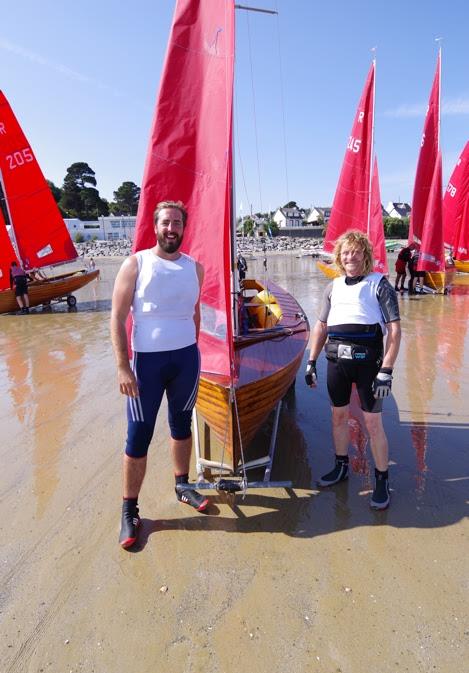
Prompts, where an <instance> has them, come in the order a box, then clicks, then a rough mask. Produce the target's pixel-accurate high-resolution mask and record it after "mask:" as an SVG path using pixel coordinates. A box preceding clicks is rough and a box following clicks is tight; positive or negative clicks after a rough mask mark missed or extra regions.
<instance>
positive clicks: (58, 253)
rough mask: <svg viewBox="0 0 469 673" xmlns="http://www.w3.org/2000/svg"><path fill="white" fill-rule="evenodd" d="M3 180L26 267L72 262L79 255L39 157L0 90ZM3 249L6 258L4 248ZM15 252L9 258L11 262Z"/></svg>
mask: <svg viewBox="0 0 469 673" xmlns="http://www.w3.org/2000/svg"><path fill="white" fill-rule="evenodd" d="M0 182H1V187H2V191H3V195H4V197H5V203H6V207H5V215H6V216H7V218H8V219H9V221H10V222H9V223H10V224H11V225H12V227H13V230H14V234H15V242H16V245H17V248H18V254H19V256H20V258H21V261H22V264H23V266H24V268H25V269H31V268H34V267H43V266H50V265H52V264H60V263H62V262H68V261H71V260H73V259H75V258H76V257H77V252H76V250H75V247H74V245H73V243H72V240H71V238H70V235H69V233H68V230H67V227H66V226H65V223H64V221H63V218H62V216H61V214H60V211H59V209H58V207H57V204H56V202H55V201H54V197H53V196H52V193H51V191H50V189H49V186H48V184H47V182H46V180H45V178H44V175H43V174H42V171H41V169H40V167H39V164H38V163H37V161H36V157H35V156H34V153H33V151H32V149H31V147H30V145H29V143H28V141H27V139H26V137H25V135H24V133H23V131H22V130H21V127H20V125H19V123H18V121H17V119H16V117H15V115H14V114H13V111H12V109H11V107H10V105H9V103H8V101H7V99H6V98H5V96H4V94H3V93H2V92H1V91H0ZM1 250H2V252H1V253H0V255H1V257H2V260H3V257H4V250H3V247H2V249H1ZM10 257H11V255H9V259H8V260H6V262H7V263H8V266H9V265H10V264H11V261H12V260H11V259H10ZM2 269H3V261H2Z"/></svg>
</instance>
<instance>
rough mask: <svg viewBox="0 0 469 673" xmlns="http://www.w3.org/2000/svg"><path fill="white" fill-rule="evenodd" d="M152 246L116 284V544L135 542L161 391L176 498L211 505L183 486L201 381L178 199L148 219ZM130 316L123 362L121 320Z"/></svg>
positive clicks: (192, 265)
mask: <svg viewBox="0 0 469 673" xmlns="http://www.w3.org/2000/svg"><path fill="white" fill-rule="evenodd" d="M154 223H155V233H156V245H155V246H154V247H153V248H151V249H148V250H140V251H139V252H137V253H136V254H134V255H131V256H130V257H128V258H127V259H126V260H125V261H124V263H123V264H122V266H121V268H120V270H119V272H118V274H117V277H116V281H115V285H114V292H113V297H112V312H111V336H112V343H113V347H114V353H115V356H116V360H117V376H118V381H119V388H120V391H121V393H122V394H124V395H127V421H128V425H127V444H126V448H125V455H124V463H123V477H124V478H123V485H124V492H123V505H122V522H121V532H120V536H119V544H120V545H121V546H122V547H123V548H124V549H127V548H128V547H131V546H132V545H133V544H134V543H135V542H136V540H137V531H138V526H139V524H140V517H139V514H138V512H139V510H138V497H139V493H140V488H141V486H142V483H143V479H144V476H145V471H146V464H147V452H148V447H149V445H150V442H151V439H152V436H153V432H154V428H155V422H156V417H157V414H158V410H159V407H160V404H161V400H162V398H163V394H164V393H165V392H166V396H167V399H168V422H169V427H170V433H171V441H170V444H171V453H172V457H173V466H174V476H175V481H176V496H177V499H178V500H179V501H180V502H183V503H186V504H188V505H191V506H192V507H194V508H195V509H196V510H197V511H199V512H202V511H204V510H205V509H206V508H207V506H208V504H209V501H208V499H207V498H205V497H203V496H202V495H200V494H199V493H197V491H194V490H192V489H190V488H184V486H185V484H187V483H188V481H189V463H190V458H191V452H192V434H191V421H192V409H193V407H194V405H195V400H196V397H197V390H198V385H199V376H200V355H199V349H198V347H197V340H198V336H199V328H200V289H201V287H202V282H203V269H202V266H201V265H200V264H199V263H198V262H196V261H195V260H194V259H192V257H189V256H188V255H185V254H183V253H181V252H179V248H180V246H181V244H182V240H183V237H184V230H185V227H186V226H187V211H186V209H185V207H184V205H183V204H182V203H181V202H180V201H162V202H161V203H159V204H158V205H157V207H156V210H155V213H154ZM130 311H131V312H132V316H133V330H132V350H133V352H134V357H133V361H132V364H130V363H129V359H128V351H127V333H126V321H127V317H128V315H129V312H130Z"/></svg>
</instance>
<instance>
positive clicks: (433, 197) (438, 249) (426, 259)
mask: <svg viewBox="0 0 469 673" xmlns="http://www.w3.org/2000/svg"><path fill="white" fill-rule="evenodd" d="M441 173H442V170H441V152H438V154H437V158H436V163H435V170H434V173H433V178H432V182H431V185H430V193H429V195H428V202H427V208H426V211H425V219H424V222H423V231H422V240H421V245H420V256H419V260H418V264H417V269H418V270H419V271H444V270H445V256H444V248H443V202H442V175H441Z"/></svg>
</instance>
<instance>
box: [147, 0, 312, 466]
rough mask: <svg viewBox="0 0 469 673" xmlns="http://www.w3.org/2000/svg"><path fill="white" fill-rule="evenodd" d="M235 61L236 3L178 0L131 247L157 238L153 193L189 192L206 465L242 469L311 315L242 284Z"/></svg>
mask: <svg viewBox="0 0 469 673" xmlns="http://www.w3.org/2000/svg"><path fill="white" fill-rule="evenodd" d="M233 68H234V3H233V2H232V1H231V0H230V1H229V2H227V0H211V2H209V3H207V2H201V1H200V0H199V1H196V0H178V1H177V2H176V9H175V14H174V19H173V24H172V29H171V34H170V38H169V43H168V49H167V53H166V59H165V64H164V68H163V73H162V77H161V82H160V90H159V94H158V99H157V103H156V111H155V116H154V121H153V126H152V130H151V135H150V141H149V147H148V154H147V160H146V164H145V171H144V178H143V185H142V191H141V197H140V204H139V210H138V214H137V223H136V236H135V241H134V251H137V250H140V249H142V248H148V247H151V246H153V245H154V244H155V234H154V228H153V212H154V209H155V206H156V204H157V203H158V202H159V201H162V200H165V199H181V200H182V201H183V202H184V203H185V204H186V206H187V208H188V213H189V218H188V224H187V228H186V231H185V232H184V243H183V246H182V250H183V251H184V252H187V253H188V254H190V255H191V256H193V257H194V258H195V259H196V260H198V261H199V262H200V263H201V264H202V265H203V267H204V270H205V280H204V285H203V288H202V294H201V315H202V324H201V333H200V339H199V348H200V351H201V357H202V366H201V380H200V388H199V394H198V399H197V410H198V412H200V414H201V415H202V417H203V419H204V420H205V421H206V423H207V424H208V426H209V427H210V428H211V430H212V431H213V434H214V438H216V439H217V441H218V443H220V444H221V447H222V448H221V458H219V459H218V460H216V461H212V458H214V456H213V455H211V453H210V451H211V450H210V445H209V443H207V442H206V445H205V447H204V451H205V453H204V455H203V456H199V459H198V471H201V470H202V469H203V468H204V467H207V466H209V467H212V466H218V467H220V464H221V463H223V466H224V467H226V468H227V469H228V470H229V471H230V472H233V473H234V472H236V471H237V470H239V469H240V468H241V469H242V466H243V465H244V467H246V466H247V465H246V457H247V455H248V454H247V447H248V445H249V443H250V441H251V440H252V438H253V437H254V435H255V434H256V432H257V430H258V429H259V428H260V427H261V425H262V424H263V423H264V422H265V420H266V419H267V417H268V415H269V413H270V412H271V411H272V410H273V409H274V408H275V407H276V405H277V403H278V402H279V400H281V399H282V397H283V396H284V395H285V393H286V392H287V390H288V388H289V387H290V386H291V385H292V383H293V382H294V380H295V375H296V372H297V370H298V367H299V365H300V363H301V360H302V357H303V353H304V350H305V347H306V345H307V342H308V336H309V326H308V322H307V319H306V317H305V316H304V314H303V311H302V309H301V307H300V306H299V305H298V303H297V302H296V301H295V299H294V298H293V297H292V296H291V295H290V294H288V292H286V291H285V290H283V289H281V288H280V287H278V286H275V285H273V284H271V283H269V284H267V285H264V284H263V283H261V282H260V281H258V280H255V279H246V280H244V281H243V283H242V287H241V286H240V283H239V279H238V276H237V270H236V264H235V259H236V248H235V233H234V220H235V216H234V212H233V200H234V199H233V170H232V152H233V149H232V148H233V138H232V136H233V129H232V115H233ZM175 83H177V84H175ZM248 319H250V324H249V325H248V322H249V320H248ZM254 321H257V322H256V326H255V327H254ZM205 434H206V436H208V433H205ZM212 451H213V446H212Z"/></svg>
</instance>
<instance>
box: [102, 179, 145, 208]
mask: <svg viewBox="0 0 469 673" xmlns="http://www.w3.org/2000/svg"><path fill="white" fill-rule="evenodd" d="M139 198H140V187H137V185H136V184H135V182H123V183H122V184H121V186H120V187H119V188H118V189H117V190H116V191H115V192H114V201H112V202H111V203H110V206H109V207H110V210H111V212H112V213H113V214H114V215H136V214H137V209H138V201H139Z"/></svg>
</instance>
